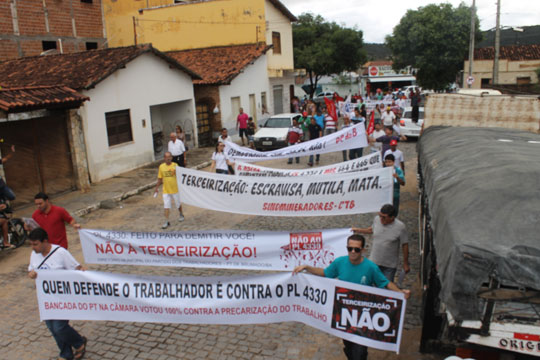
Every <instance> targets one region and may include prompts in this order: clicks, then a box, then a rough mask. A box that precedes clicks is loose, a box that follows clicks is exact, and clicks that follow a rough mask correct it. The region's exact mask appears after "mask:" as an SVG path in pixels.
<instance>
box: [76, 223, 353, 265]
mask: <svg viewBox="0 0 540 360" xmlns="http://www.w3.org/2000/svg"><path fill="white" fill-rule="evenodd" d="M349 235H351V229H328V230H309V231H294V232H285V231H279V232H277V231H276V232H271V231H244V230H209V231H175V232H136V231H108V230H91V229H81V230H79V236H80V239H81V245H82V250H83V254H84V260H85V262H86V263H90V264H121V265H151V266H182V267H205V268H221V269H252V270H291V269H293V268H294V267H296V266H298V265H302V264H307V265H311V266H316V267H327V266H328V265H330V263H331V262H332V261H334V259H335V258H336V257H339V256H343V255H347V249H346V247H345V244H346V239H347V237H349Z"/></svg>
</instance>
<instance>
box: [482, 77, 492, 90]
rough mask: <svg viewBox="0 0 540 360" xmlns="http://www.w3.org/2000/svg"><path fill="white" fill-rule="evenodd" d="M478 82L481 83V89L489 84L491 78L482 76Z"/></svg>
mask: <svg viewBox="0 0 540 360" xmlns="http://www.w3.org/2000/svg"><path fill="white" fill-rule="evenodd" d="M480 84H481V85H480V87H481V88H482V89H484V88H486V87H489V85H491V79H487V78H484V79H482V81H481V83H480Z"/></svg>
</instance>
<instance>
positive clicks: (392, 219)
mask: <svg viewBox="0 0 540 360" xmlns="http://www.w3.org/2000/svg"><path fill="white" fill-rule="evenodd" d="M352 231H353V232H354V233H360V234H370V235H371V234H373V246H372V248H371V254H370V256H369V258H370V259H371V261H373V262H374V263H375V264H377V265H378V266H379V268H380V269H381V271H382V272H383V274H384V276H386V278H387V279H388V280H390V281H394V277H395V275H396V271H397V267H398V264H399V248H400V247H401V249H402V251H403V270H404V271H405V273H408V272H409V271H410V266H409V239H408V236H407V229H406V228H405V224H403V223H402V222H401V221H399V220H398V219H397V218H396V209H395V208H394V206H393V205H390V204H386V205H383V206H382V208H381V210H380V211H379V215H378V216H375V218H374V219H373V225H372V226H370V227H368V228H352Z"/></svg>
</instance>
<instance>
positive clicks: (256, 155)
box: [225, 124, 368, 161]
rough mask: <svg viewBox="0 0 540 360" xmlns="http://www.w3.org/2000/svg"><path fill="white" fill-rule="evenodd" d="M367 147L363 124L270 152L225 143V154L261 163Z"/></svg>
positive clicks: (233, 157) (228, 142)
mask: <svg viewBox="0 0 540 360" xmlns="http://www.w3.org/2000/svg"><path fill="white" fill-rule="evenodd" d="M366 146H368V142H367V137H366V128H365V125H364V124H357V125H354V126H351V127H348V128H345V129H342V130H339V131H337V132H335V133H332V134H329V135H326V136H323V137H320V138H318V139H313V140H309V141H306V142H302V143H299V144H295V145H291V146H287V147H285V148H282V149H277V150H272V151H257V150H253V149H250V148H246V147H242V146H240V145H237V144H235V143H233V142H230V141H226V142H225V153H226V154H227V155H228V156H229V157H230V158H232V159H234V160H243V161H262V160H273V159H283V158H288V157H293V156H307V155H314V154H324V153H329V152H334V151H341V150H349V149H357V148H363V147H366Z"/></svg>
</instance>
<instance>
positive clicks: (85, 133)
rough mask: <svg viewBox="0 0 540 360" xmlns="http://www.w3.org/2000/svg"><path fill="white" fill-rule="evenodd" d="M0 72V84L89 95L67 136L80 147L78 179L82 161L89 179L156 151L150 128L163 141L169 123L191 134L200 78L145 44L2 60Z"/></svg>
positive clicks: (127, 167)
mask: <svg viewBox="0 0 540 360" xmlns="http://www.w3.org/2000/svg"><path fill="white" fill-rule="evenodd" d="M0 78H2V79H3V80H2V85H3V86H6V85H8V86H11V87H16V86H43V85H55V86H66V87H68V88H71V89H75V90H77V91H78V92H79V93H81V94H82V95H84V96H87V97H89V98H90V101H86V102H84V104H83V105H82V106H81V107H80V108H79V111H78V116H79V117H80V129H75V130H78V131H75V133H74V134H75V135H73V136H74V137H78V136H80V137H82V139H81V140H82V141H80V143H81V145H80V146H82V147H84V149H75V150H77V151H78V152H79V153H84V156H82V157H84V159H79V163H76V162H75V160H73V163H74V167H75V169H74V172H76V173H77V174H78V177H79V178H81V177H84V176H85V175H84V172H85V170H84V169H81V167H84V166H81V165H82V164H86V167H87V169H86V172H87V174H86V176H87V177H88V178H89V180H90V182H96V181H100V180H104V179H107V178H110V177H112V176H115V175H118V174H120V173H123V172H125V171H129V170H132V169H134V168H137V167H140V166H142V165H145V164H148V163H150V162H152V161H154V160H155V159H156V156H157V157H160V156H161V153H159V154H155V153H154V143H153V138H154V137H153V133H154V132H158V131H161V132H162V134H161V136H162V140H163V141H164V142H165V147H166V140H167V139H168V134H167V132H170V131H174V126H175V125H181V126H184V128H185V130H186V133H187V134H188V135H190V136H189V137H190V138H191V139H193V140H194V139H196V127H195V124H196V122H195V121H196V119H195V102H194V92H193V83H192V79H198V78H199V76H198V75H197V74H196V73H194V72H193V71H191V70H189V69H187V68H186V67H184V66H182V65H181V64H179V63H178V62H177V61H175V60H174V59H172V58H170V57H168V56H167V55H165V54H163V53H161V52H159V51H157V50H155V49H154V48H152V46H151V45H140V46H128V47H123V48H111V49H103V50H92V51H85V52H80V53H72V54H58V55H50V56H37V57H29V58H22V59H17V60H12V61H7V62H4V63H1V64H0ZM77 134H78V135H77ZM73 136H71V137H73ZM68 140H69V141H70V146H71V147H72V148H73V146H74V141H73V140H72V139H68ZM193 140H192V141H193ZM193 145H195V144H193ZM71 152H72V153H73V152H74V151H73V149H72V151H71Z"/></svg>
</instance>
